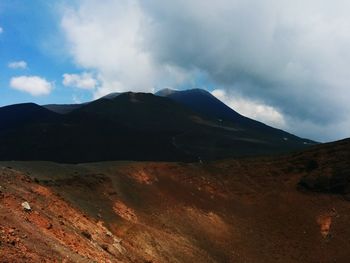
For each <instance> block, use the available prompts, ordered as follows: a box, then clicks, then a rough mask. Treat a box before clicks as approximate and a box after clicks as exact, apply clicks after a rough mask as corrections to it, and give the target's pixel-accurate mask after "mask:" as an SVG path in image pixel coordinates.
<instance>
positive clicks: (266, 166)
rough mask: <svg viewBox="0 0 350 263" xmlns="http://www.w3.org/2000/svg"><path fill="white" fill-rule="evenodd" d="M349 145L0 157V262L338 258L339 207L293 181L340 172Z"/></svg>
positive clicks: (347, 214) (346, 209)
mask: <svg viewBox="0 0 350 263" xmlns="http://www.w3.org/2000/svg"><path fill="white" fill-rule="evenodd" d="M349 149H350V147H349V143H345V144H344V143H343V144H335V145H331V146H327V147H319V148H315V149H313V150H309V151H307V152H304V153H298V154H294V155H289V156H284V157H280V158H259V159H241V160H224V161H219V162H214V163H210V164H182V163H150V162H148V163H142V162H107V163H93V164H80V165H65V164H56V163H48V162H2V163H0V262H9V263H12V262H142V263H146V262H153V263H155V262H248V263H250V262H253V263H254V262H283V263H288V262H298V263H299V262H315V263H316V262H325V263H326V262H344V263H347V262H350V202H349V201H347V200H346V198H344V196H340V195H330V194H321V193H310V192H306V191H304V190H301V189H298V187H297V185H298V182H299V180H300V179H301V178H302V177H303V176H305V175H307V174H309V173H313V174H314V175H315V176H316V175H317V173H320V174H321V173H322V174H324V173H331V172H332V170H334V169H333V168H334V167H335V166H336V168H337V170H339V169H342V167H343V168H344V169H345V170H346V169H348V166H349V165H350V164H349V163H348V162H349V161H348V160H349V159H347V158H348V156H349ZM310 158H312V160H316V161H317V163H318V166H317V169H316V168H315V169H314V170H313V171H312V172H310V171H309V170H308V168H307V163H308V162H309V160H310ZM23 202H28V203H29V205H30V207H31V210H30V211H25V210H24V208H23V207H22V203H23Z"/></svg>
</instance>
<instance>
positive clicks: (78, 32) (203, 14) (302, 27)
mask: <svg viewBox="0 0 350 263" xmlns="http://www.w3.org/2000/svg"><path fill="white" fill-rule="evenodd" d="M77 3H78V4H77V5H76V6H74V7H70V6H66V8H65V9H64V11H63V14H62V21H61V25H62V29H63V32H64V34H65V37H66V40H67V48H68V50H69V52H70V54H71V55H72V57H73V59H74V61H75V63H76V64H77V65H78V66H80V67H83V68H84V69H86V70H90V69H92V70H96V72H98V74H99V79H100V80H101V85H100V86H99V87H98V88H97V89H96V90H95V91H94V94H95V96H100V95H103V94H106V93H108V92H112V91H125V90H133V91H154V90H155V89H158V88H162V87H166V86H170V87H172V86H173V87H176V86H177V85H179V84H183V83H191V82H193V80H194V78H195V77H194V72H203V73H204V74H206V75H207V76H208V82H210V83H208V86H210V87H213V86H214V87H215V89H220V90H223V91H225V94H226V97H232V96H234V97H235V98H237V99H238V100H241V102H242V103H243V101H248V102H249V101H254V102H257V103H258V104H259V105H264V107H270V108H265V111H269V110H267V109H270V110H271V111H270V112H278V113H279V114H280V115H281V116H282V118H283V119H284V120H285V126H286V129H288V130H289V131H292V132H296V133H297V134H298V135H302V136H310V137H311V138H314V139H319V140H331V139H336V138H341V137H345V136H349V135H350V134H349V133H348V132H347V131H349V130H350V117H349V116H350V104H349V103H348V98H349V96H350V92H349V88H348V87H349V85H350V74H349V73H348V69H349V68H350V17H349V16H348V14H347V13H348V12H347V10H349V8H350V2H348V1H344V0H335V1H326V0H309V1H302V0H296V1H292V2H291V1H287V0H266V1H259V0H249V1H246V0H218V1H214V2H213V1H200V0H191V1H185V0H179V1H160V0H149V1H138V0H106V1H105V2H104V3H103V5H102V4H101V2H100V1H97V0H81V1H78V2H77ZM209 84H210V85H209ZM237 99H236V102H237ZM236 104H237V103H236ZM248 106H249V103H248V105H247V107H248ZM250 106H251V105H250ZM250 106H249V107H250ZM242 107H243V106H242ZM242 107H241V108H242ZM252 107H253V106H252ZM253 108H254V107H253ZM255 110H256V111H258V108H255ZM276 116H277V115H276ZM262 121H264V120H262ZM306 128H308V129H306ZM335 128H339V130H335Z"/></svg>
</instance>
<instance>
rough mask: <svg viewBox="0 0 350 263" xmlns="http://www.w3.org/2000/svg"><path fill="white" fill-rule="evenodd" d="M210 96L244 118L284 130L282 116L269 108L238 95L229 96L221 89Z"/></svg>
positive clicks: (284, 125) (284, 124)
mask: <svg viewBox="0 0 350 263" xmlns="http://www.w3.org/2000/svg"><path fill="white" fill-rule="evenodd" d="M212 94H213V95H214V96H215V97H216V98H218V99H219V100H221V101H222V102H224V103H225V104H226V105H227V106H229V107H230V108H232V109H233V110H235V111H237V112H238V113H240V114H242V115H244V116H246V117H249V118H252V119H255V120H258V121H261V122H263V123H266V124H268V125H271V126H273V127H276V128H280V129H282V128H286V121H285V119H284V116H283V114H282V113H281V112H279V111H278V110H277V109H275V108H273V107H271V106H268V105H265V104H263V103H259V102H257V101H252V100H249V99H246V98H242V97H240V96H238V95H230V94H228V93H227V92H226V91H225V90H223V89H215V90H213V91H212Z"/></svg>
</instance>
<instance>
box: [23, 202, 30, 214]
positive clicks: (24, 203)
mask: <svg viewBox="0 0 350 263" xmlns="http://www.w3.org/2000/svg"><path fill="white" fill-rule="evenodd" d="M22 207H23V209H24V211H27V212H29V211H32V208H31V207H30V205H29V203H28V202H23V203H22Z"/></svg>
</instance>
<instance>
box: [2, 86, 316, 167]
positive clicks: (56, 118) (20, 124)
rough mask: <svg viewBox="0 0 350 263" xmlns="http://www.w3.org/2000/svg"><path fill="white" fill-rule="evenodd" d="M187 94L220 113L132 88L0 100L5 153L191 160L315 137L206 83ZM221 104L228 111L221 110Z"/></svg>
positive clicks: (271, 150) (279, 148)
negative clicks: (251, 111) (253, 115)
mask: <svg viewBox="0 0 350 263" xmlns="http://www.w3.org/2000/svg"><path fill="white" fill-rule="evenodd" d="M186 94H187V93H185V94H184V95H183V96H182V97H186V96H189V99H191V101H192V102H196V100H198V103H199V104H201V103H202V101H203V98H202V97H203V96H204V97H205V98H206V97H207V96H209V100H210V104H209V105H203V107H208V108H210V109H212V111H213V113H215V114H214V115H213V114H209V113H208V112H203V111H200V110H199V108H197V107H192V106H191V105H189V104H188V103H186V102H181V101H177V100H174V99H172V98H165V97H161V96H155V95H153V94H146V93H132V92H127V93H122V94H111V95H109V96H106V97H104V98H101V99H99V100H95V101H92V102H90V103H85V104H79V105H46V106H45V107H41V106H38V105H35V104H23V105H12V106H8V107H3V108H0V122H1V124H2V125H1V128H0V144H1V147H0V160H44V161H56V162H64V163H80V162H96V161H110V160H141V161H184V162H191V161H198V160H217V159H223V158H229V157H244V156H259V155H266V154H278V153H286V152H290V151H294V150H298V149H303V148H306V147H308V146H310V145H311V144H314V142H312V141H310V140H306V139H302V138H299V137H296V136H294V135H291V134H289V133H286V132H284V131H281V130H277V129H274V128H271V127H268V126H266V125H264V124H262V123H259V122H256V121H253V120H250V119H248V118H245V117H243V116H241V115H239V114H237V113H235V112H234V111H233V110H231V109H229V108H228V107H227V106H226V105H224V104H223V103H221V102H220V101H219V100H217V99H215V98H214V97H212V96H211V95H210V94H209V93H208V94H209V95H208V94H207V93H206V92H205V91H201V92H199V91H195V94H196V96H193V94H192V93H191V92H190V93H188V94H189V95H186ZM210 96H211V97H210ZM213 98H214V99H215V100H214V99H213ZM204 101H205V100H204ZM198 103H197V104H198ZM197 104H196V105H197ZM199 104H198V105H199ZM222 108H224V109H226V112H225V114H224V115H225V116H224V117H220V116H221V115H220V114H221V113H220V112H221V111H217V109H222ZM48 109H49V110H48ZM50 110H52V111H50ZM222 114H223V113H222ZM227 116H231V117H232V118H231V119H230V118H229V117H227Z"/></svg>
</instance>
